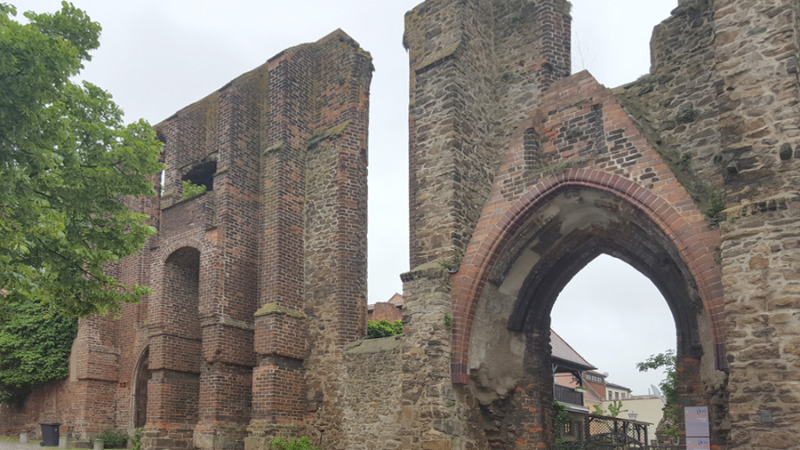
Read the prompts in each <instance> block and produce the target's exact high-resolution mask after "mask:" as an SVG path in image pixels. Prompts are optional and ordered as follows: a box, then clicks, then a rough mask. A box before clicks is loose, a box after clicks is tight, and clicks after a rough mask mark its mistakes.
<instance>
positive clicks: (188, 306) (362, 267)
mask: <svg viewBox="0 0 800 450" xmlns="http://www.w3.org/2000/svg"><path fill="white" fill-rule="evenodd" d="M371 74H372V65H371V60H370V57H369V54H368V53H366V52H364V51H363V50H361V49H360V48H359V47H358V44H357V43H356V42H355V41H353V40H352V39H351V38H350V37H349V36H347V35H346V34H345V33H343V32H341V31H338V30H337V31H335V32H334V33H331V34H330V35H328V36H326V37H324V38H322V39H321V40H319V41H318V42H316V43H313V44H305V45H301V46H298V47H294V48H292V49H288V50H286V51H285V52H282V53H281V54H279V55H277V56H275V57H274V58H272V59H270V60H269V61H268V62H267V63H265V64H264V65H263V66H261V67H259V68H256V69H255V70H253V71H251V72H248V73H246V74H244V75H242V76H240V77H238V78H236V79H235V80H233V81H231V82H230V83H228V84H227V85H225V86H223V87H222V88H220V89H219V90H218V91H216V92H214V93H213V94H211V95H209V96H208V97H206V98H204V99H202V100H200V101H199V102H197V103H194V104H192V105H191V106H188V107H187V108H185V109H183V110H181V111H178V112H177V113H176V114H175V115H173V116H172V117H170V118H168V119H167V120H166V121H164V122H162V123H161V124H158V125H157V126H156V127H155V128H156V130H157V132H158V135H159V137H160V138H161V139H162V140H163V141H164V142H165V147H164V156H163V161H164V163H165V164H166V166H167V170H166V175H165V183H164V191H163V195H162V196H161V197H160V198H157V199H147V200H139V199H130V200H129V201H128V203H129V206H130V207H131V208H134V209H136V210H139V211H143V212H145V213H147V214H149V215H150V216H151V217H152V219H151V223H152V224H153V225H154V226H156V227H157V228H158V234H157V235H156V236H154V237H152V238H151V239H150V240H149V242H148V244H147V246H146V247H145V249H144V250H143V251H142V252H141V253H140V254H139V255H136V256H134V257H130V258H128V259H126V260H125V261H122V262H120V263H117V264H114V265H112V266H111V267H110V268H109V271H110V272H111V273H112V274H114V275H115V276H117V277H118V278H120V279H121V280H122V281H123V282H125V283H139V284H145V285H148V286H150V287H151V288H152V290H153V292H152V294H150V295H148V296H146V297H145V298H144V299H143V302H142V303H141V304H138V305H125V306H124V307H123V311H122V314H121V318H120V319H119V320H114V319H112V318H105V317H93V318H89V319H84V320H82V321H81V324H80V330H79V333H78V338H77V339H76V341H75V344H74V347H73V353H72V358H71V363H70V364H71V371H70V380H69V382H66V383H64V384H62V385H59V386H54V387H51V388H47V389H43V390H40V391H37V392H36V393H35V394H34V395H33V396H32V397H31V400H30V401H29V405H28V409H27V410H25V411H24V412H20V413H18V414H14V415H12V416H11V417H9V418H8V419H4V421H5V422H7V423H8V425H7V427H6V428H4V429H7V430H17V429H19V428H21V427H23V426H30V425H31V424H32V423H35V421H36V420H41V417H45V416H48V414H55V415H56V416H57V417H53V419H55V420H61V421H64V422H65V423H69V424H71V425H74V426H75V427H76V432H77V433H78V434H79V435H80V436H81V437H83V438H88V437H90V436H91V435H93V434H95V433H97V432H99V431H100V430H102V429H104V428H106V427H115V428H122V429H127V430H129V431H132V430H133V427H134V424H135V421H136V420H142V419H141V418H142V417H145V416H146V424H145V427H144V438H143V446H144V448H165V447H167V448H243V447H244V441H245V438H246V437H248V435H249V436H250V439H251V440H252V441H253V442H255V443H256V444H258V443H259V442H264V441H267V440H269V439H270V438H271V437H274V436H276V435H279V434H282V435H285V434H296V433H301V432H303V431H302V430H303V429H304V427H308V429H309V430H311V431H308V432H313V427H314V426H315V424H317V423H318V424H320V426H323V427H326V428H327V429H328V430H334V429H336V428H337V427H338V426H339V425H338V423H339V418H340V416H341V414H340V413H337V411H340V408H341V406H339V405H338V403H337V402H336V400H335V396H332V397H325V398H323V399H321V404H322V405H324V407H325V408H328V409H329V410H330V411H333V412H334V413H332V414H330V415H327V416H324V417H319V418H318V417H317V415H316V414H315V412H316V409H313V410H309V409H308V407H307V402H306V391H307V388H306V382H307V379H308V378H309V377H308V376H307V373H308V372H309V371H312V372H313V373H314V375H313V377H311V380H312V386H314V387H313V388H312V389H321V390H322V391H323V392H329V391H335V390H336V389H337V386H338V383H339V382H340V378H341V374H340V373H338V372H337V370H334V368H335V367H338V366H339V365H340V364H341V349H342V348H343V347H344V346H345V344H347V343H349V342H352V341H354V340H356V339H358V338H360V337H361V336H363V334H364V332H365V327H366V234H367V233H366V173H367V172H366V167H367V153H366V142H367V126H368V106H369V103H368V97H369V83H370V79H371ZM186 179H191V180H195V181H197V180H201V181H202V182H203V183H205V184H207V186H208V188H209V189H208V191H207V192H205V193H204V194H201V195H199V196H197V197H194V198H190V199H185V198H183V192H182V191H183V181H184V180H186ZM154 182H156V183H157V184H158V180H154ZM309 327H313V330H318V331H316V332H317V333H321V332H322V331H324V330H327V331H324V332H325V333H327V336H330V339H327V338H324V339H322V338H320V339H317V338H318V336H316V335H312V336H311V337H312V339H308V337H307V333H309V332H310V331H309ZM329 344H330V345H329ZM143 355H147V356H146V357H145V356H143ZM143 364H144V365H146V367H144V366H143ZM137 374H138V375H137ZM145 392H146V396H145V394H144V393H145ZM42 398H44V399H46V401H45V402H44V403H43V404H48V405H49V404H50V403H52V402H53V401H54V400H55V399H63V398H68V399H69V401H68V402H61V403H59V405H60V406H58V407H54V408H49V407H44V406H37V404H36V403H30V402H34V401H35V402H40V403H41V402H42ZM48 402H49V403H48ZM65 404H68V405H69V407H66V406H65ZM48 417H49V416H48ZM137 417H138V418H139V419H137ZM309 424H311V425H309ZM4 426H5V425H4ZM329 436H333V437H335V436H336V433H329ZM337 439H338V438H337Z"/></svg>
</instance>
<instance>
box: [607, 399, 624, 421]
mask: <svg viewBox="0 0 800 450" xmlns="http://www.w3.org/2000/svg"><path fill="white" fill-rule="evenodd" d="M624 412H628V410H627V409H622V402H621V401H619V400H614V401H612V402H611V403H609V404H608V415H609V416H611V417H618V416H619V415H620V414H621V413H624Z"/></svg>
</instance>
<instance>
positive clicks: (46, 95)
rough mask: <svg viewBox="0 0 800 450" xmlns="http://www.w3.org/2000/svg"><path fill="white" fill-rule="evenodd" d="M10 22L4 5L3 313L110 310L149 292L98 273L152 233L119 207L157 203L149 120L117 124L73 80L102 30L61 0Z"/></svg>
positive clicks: (105, 106)
mask: <svg viewBox="0 0 800 450" xmlns="http://www.w3.org/2000/svg"><path fill="white" fill-rule="evenodd" d="M16 14H17V11H16V8H15V7H14V6H12V5H9V4H6V3H0V124H2V125H1V126H0V308H3V307H7V305H9V304H12V303H17V304H20V303H25V302H38V303H41V304H42V306H52V307H55V308H57V309H59V310H61V311H62V312H64V313H65V314H68V315H75V316H85V315H91V314H97V313H108V312H109V311H115V310H117V309H118V308H119V307H120V304H121V303H122V302H135V301H138V299H139V298H140V297H141V295H143V294H145V293H147V292H148V290H147V288H146V287H144V286H138V285H123V284H121V283H119V282H118V281H117V280H116V279H114V278H113V277H112V276H110V275H108V274H107V273H106V271H105V268H106V267H107V265H108V264H109V263H112V262H114V261H118V260H120V259H121V258H124V257H126V256H129V255H131V254H134V253H136V252H137V251H139V250H140V249H141V248H142V246H143V245H144V243H145V241H146V239H147V237H148V236H149V235H151V234H152V233H153V232H154V230H153V229H152V227H150V226H148V225H147V223H146V222H145V221H146V220H147V217H146V216H144V215H142V214H138V213H135V212H132V211H130V210H129V209H128V207H127V206H126V205H125V203H124V199H125V198H126V197H139V196H151V195H155V190H154V185H153V182H152V181H151V180H152V179H155V177H156V176H157V175H158V174H159V173H160V171H161V169H162V165H161V164H160V163H159V161H158V159H159V155H160V151H161V143H160V142H158V140H156V138H155V133H154V132H153V130H152V128H151V127H150V126H149V125H148V124H147V123H146V122H144V121H141V120H140V121H137V122H134V123H131V124H129V125H125V124H124V123H123V120H122V111H121V110H120V108H119V107H117V105H115V104H114V102H113V101H112V100H111V95H110V94H108V93H107V92H105V91H103V90H102V89H100V88H99V87H97V86H95V85H93V84H91V83H88V82H83V83H81V84H77V83H75V82H73V81H71V80H70V77H74V76H75V75H77V74H78V73H79V71H80V70H81V69H82V68H83V63H84V62H85V61H89V60H90V59H91V58H90V55H89V52H90V51H92V50H94V49H96V48H97V47H98V45H99V43H98V42H99V41H98V39H99V35H100V25H99V24H98V23H96V22H92V21H91V20H90V19H89V17H88V16H87V15H86V14H85V13H84V12H83V11H81V10H79V9H77V8H75V7H73V6H72V5H70V4H68V3H66V2H65V3H62V7H61V10H60V11H58V12H56V13H54V14H36V13H34V12H26V13H24V16H25V17H26V19H27V23H24V24H23V23H20V22H17V21H16V20H15V18H16ZM148 176H149V177H150V179H148Z"/></svg>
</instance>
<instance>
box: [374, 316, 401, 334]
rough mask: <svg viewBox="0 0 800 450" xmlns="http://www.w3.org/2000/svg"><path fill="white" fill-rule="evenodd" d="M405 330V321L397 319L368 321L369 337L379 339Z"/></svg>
mask: <svg viewBox="0 0 800 450" xmlns="http://www.w3.org/2000/svg"><path fill="white" fill-rule="evenodd" d="M402 332H403V322H401V321H399V320H395V321H394V322H389V321H388V320H386V319H381V320H379V321H374V320H368V321H367V339H377V338H382V337H389V336H394V335H396V334H400V333H402Z"/></svg>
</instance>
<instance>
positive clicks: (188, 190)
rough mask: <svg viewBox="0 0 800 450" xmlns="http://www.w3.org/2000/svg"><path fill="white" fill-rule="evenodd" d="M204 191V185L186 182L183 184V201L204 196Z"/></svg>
mask: <svg viewBox="0 0 800 450" xmlns="http://www.w3.org/2000/svg"><path fill="white" fill-rule="evenodd" d="M206 189H207V188H206V186H205V185H204V184H194V183H192V182H191V181H189V180H186V181H184V182H183V200H186V199H190V198H192V197H197V196H198V195H200V194H204V193H205V192H206Z"/></svg>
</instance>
